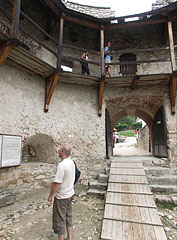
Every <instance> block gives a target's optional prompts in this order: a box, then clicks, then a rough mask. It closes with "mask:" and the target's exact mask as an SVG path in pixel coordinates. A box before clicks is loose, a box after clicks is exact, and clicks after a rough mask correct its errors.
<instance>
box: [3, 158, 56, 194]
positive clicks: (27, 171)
mask: <svg viewBox="0 0 177 240" xmlns="http://www.w3.org/2000/svg"><path fill="white" fill-rule="evenodd" d="M55 172H56V164H47V163H23V164H22V165H21V166H19V167H11V168H4V169H0V189H14V190H15V193H16V194H19V193H22V192H24V193H25V192H28V191H30V190H32V189H39V188H43V187H50V186H51V183H52V182H53V179H54V176H55Z"/></svg>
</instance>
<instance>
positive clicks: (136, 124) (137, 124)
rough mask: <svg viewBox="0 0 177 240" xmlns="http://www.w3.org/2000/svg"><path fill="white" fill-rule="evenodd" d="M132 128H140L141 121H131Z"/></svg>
mask: <svg viewBox="0 0 177 240" xmlns="http://www.w3.org/2000/svg"><path fill="white" fill-rule="evenodd" d="M132 128H133V129H134V130H135V129H138V130H139V129H140V128H142V122H133V123H132Z"/></svg>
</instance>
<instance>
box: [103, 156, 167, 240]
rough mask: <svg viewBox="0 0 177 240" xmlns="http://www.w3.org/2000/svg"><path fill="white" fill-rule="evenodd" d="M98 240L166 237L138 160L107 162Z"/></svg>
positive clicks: (163, 238)
mask: <svg viewBox="0 0 177 240" xmlns="http://www.w3.org/2000/svg"><path fill="white" fill-rule="evenodd" d="M116 159H117V160H116ZM101 239H102V240H108V239H109V240H167V237H166V235H165V231H164V229H163V225H162V223H161V221H160V217H159V215H158V212H157V208H156V205H155V202H154V199H153V195H152V193H151V189H150V186H149V184H148V181H147V177H146V174H145V171H144V168H143V164H142V162H141V161H139V160H133V161H131V160H127V158H126V157H124V158H122V157H121V159H118V158H114V159H113V160H112V162H111V168H110V176H109V183H108V189H107V196H106V203H105V211H104V219H103V225H102V233H101Z"/></svg>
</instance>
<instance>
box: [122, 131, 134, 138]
mask: <svg viewBox="0 0 177 240" xmlns="http://www.w3.org/2000/svg"><path fill="white" fill-rule="evenodd" d="M120 135H122V136H124V137H134V130H127V131H122V132H120Z"/></svg>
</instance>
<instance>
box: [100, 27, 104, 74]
mask: <svg viewBox="0 0 177 240" xmlns="http://www.w3.org/2000/svg"><path fill="white" fill-rule="evenodd" d="M100 37H101V43H100V44H101V78H103V76H104V29H101V30H100Z"/></svg>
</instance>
